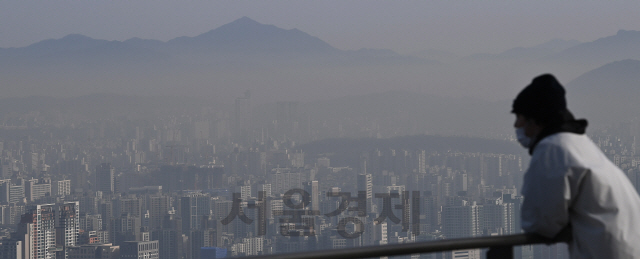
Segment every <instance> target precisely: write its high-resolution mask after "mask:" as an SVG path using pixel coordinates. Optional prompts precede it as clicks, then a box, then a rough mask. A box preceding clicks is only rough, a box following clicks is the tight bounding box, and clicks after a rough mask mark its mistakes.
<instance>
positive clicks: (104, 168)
mask: <svg viewBox="0 0 640 259" xmlns="http://www.w3.org/2000/svg"><path fill="white" fill-rule="evenodd" d="M114 177H115V168H113V167H111V164H110V163H102V164H100V165H98V166H96V191H101V192H102V193H103V194H112V193H113V191H114V188H115V182H114V180H115V179H114Z"/></svg>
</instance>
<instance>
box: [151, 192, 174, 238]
mask: <svg viewBox="0 0 640 259" xmlns="http://www.w3.org/2000/svg"><path fill="white" fill-rule="evenodd" d="M148 203H149V205H148V206H147V207H148V209H149V221H150V224H149V228H150V229H152V230H153V229H159V228H162V221H163V219H164V217H165V215H167V212H168V211H169V208H170V207H171V200H170V199H169V196H150V197H149V198H148ZM180 227H182V226H180Z"/></svg>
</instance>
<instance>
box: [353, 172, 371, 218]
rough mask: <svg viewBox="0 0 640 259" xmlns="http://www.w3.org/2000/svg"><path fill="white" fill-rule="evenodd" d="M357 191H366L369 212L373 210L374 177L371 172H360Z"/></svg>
mask: <svg viewBox="0 0 640 259" xmlns="http://www.w3.org/2000/svg"><path fill="white" fill-rule="evenodd" d="M357 185H358V186H357V187H358V189H357V191H359V192H360V191H363V192H366V197H367V212H372V211H373V177H372V176H371V174H359V175H358V179H357Z"/></svg>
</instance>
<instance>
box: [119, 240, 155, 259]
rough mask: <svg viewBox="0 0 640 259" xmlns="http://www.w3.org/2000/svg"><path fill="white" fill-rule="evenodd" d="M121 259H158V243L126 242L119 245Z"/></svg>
mask: <svg viewBox="0 0 640 259" xmlns="http://www.w3.org/2000/svg"><path fill="white" fill-rule="evenodd" d="M120 258H122V259H159V258H160V247H159V245H158V241H157V240H155V241H127V242H124V243H123V244H122V245H120Z"/></svg>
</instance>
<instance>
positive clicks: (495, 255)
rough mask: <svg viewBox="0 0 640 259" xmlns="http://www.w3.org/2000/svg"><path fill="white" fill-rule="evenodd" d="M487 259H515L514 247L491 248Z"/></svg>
mask: <svg viewBox="0 0 640 259" xmlns="http://www.w3.org/2000/svg"><path fill="white" fill-rule="evenodd" d="M487 259H513V246H492V247H489V251H487Z"/></svg>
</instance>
